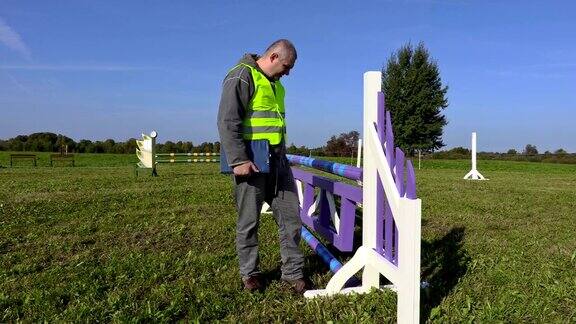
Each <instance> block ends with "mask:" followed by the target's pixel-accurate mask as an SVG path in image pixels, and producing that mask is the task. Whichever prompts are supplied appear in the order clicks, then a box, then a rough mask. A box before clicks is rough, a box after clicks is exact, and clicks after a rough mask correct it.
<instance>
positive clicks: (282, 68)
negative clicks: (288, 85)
mask: <svg viewBox="0 0 576 324" xmlns="http://www.w3.org/2000/svg"><path fill="white" fill-rule="evenodd" d="M297 57H298V55H297V53H296V48H295V47H294V44H292V42H290V41H289V40H287V39H279V40H277V41H275V42H274V43H272V44H271V45H270V46H269V47H268V49H266V51H265V52H264V54H263V55H262V56H261V57H260V58H259V59H258V61H257V63H258V66H259V67H260V68H261V69H262V71H263V72H264V73H265V74H266V75H267V76H268V77H269V78H270V79H272V80H274V81H278V80H280V78H281V77H282V76H284V75H289V74H290V69H292V68H293V67H294V63H296V58H297Z"/></svg>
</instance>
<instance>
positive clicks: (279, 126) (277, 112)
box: [240, 63, 286, 145]
mask: <svg viewBox="0 0 576 324" xmlns="http://www.w3.org/2000/svg"><path fill="white" fill-rule="evenodd" d="M240 65H242V66H246V67H248V68H249V69H250V73H251V75H252V80H253V81H254V95H253V96H252V99H250V103H249V104H248V109H247V111H246V115H245V117H244V119H243V120H242V126H243V129H242V135H243V137H244V139H245V140H263V139H265V140H268V141H269V142H270V144H271V145H278V144H280V142H281V141H282V138H283V137H284V136H285V129H286V124H285V122H284V94H285V92H284V87H283V86H282V84H281V83H280V81H275V82H274V89H275V90H276V92H274V90H273V89H272V85H271V83H270V81H269V80H268V79H267V78H266V76H265V75H264V74H262V73H261V72H259V71H258V70H257V69H256V68H254V67H252V66H250V65H247V64H243V63H241V64H240Z"/></svg>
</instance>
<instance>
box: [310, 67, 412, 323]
mask: <svg viewBox="0 0 576 324" xmlns="http://www.w3.org/2000/svg"><path fill="white" fill-rule="evenodd" d="M381 82H382V79H381V72H376V71H371V72H366V73H365V74H364V157H363V187H362V192H363V201H362V206H363V211H362V246H360V247H359V248H358V250H357V251H356V253H355V254H354V256H353V257H352V258H351V259H350V261H348V262H347V263H346V264H344V265H343V266H342V268H341V269H340V270H338V271H337V272H336V273H335V274H334V276H333V277H332V279H331V280H330V282H328V285H327V286H326V289H323V290H310V291H307V292H306V293H305V294H304V296H305V297H315V296H329V295H334V294H339V293H368V292H370V290H372V289H380V288H382V287H381V286H380V275H383V276H384V277H386V278H387V279H388V280H389V281H390V282H392V285H393V287H392V289H393V290H395V291H396V292H397V294H398V298H397V300H398V304H397V321H398V323H418V322H419V317H420V240H421V239H420V238H421V200H420V199H408V198H406V197H402V196H400V194H399V192H398V189H397V187H396V184H395V182H394V177H393V175H392V172H391V168H390V165H389V164H388V161H387V159H386V155H385V153H384V147H383V145H382V142H381V141H380V139H379V137H378V133H377V130H376V126H378V127H383V126H384V125H377V121H378V92H380V91H381ZM378 179H380V181H381V182H382V184H383V187H384V194H385V199H386V200H387V201H388V203H389V206H390V209H391V211H392V215H393V218H394V222H395V224H396V226H397V229H398V251H397V252H398V259H397V260H398V262H397V265H395V264H393V263H392V262H390V261H389V260H387V259H386V258H385V257H384V256H383V255H382V254H380V253H378V252H377V242H378V235H377V224H378V218H379V217H378V215H377V209H378V207H377V196H378V194H377V191H378V181H377V180H378ZM382 199H384V197H382ZM362 269H363V272H362V285H361V286H359V287H352V288H344V286H345V284H346V282H347V281H348V280H349V279H351V278H352V277H353V276H354V275H355V274H356V273H357V272H359V271H361V270H362Z"/></svg>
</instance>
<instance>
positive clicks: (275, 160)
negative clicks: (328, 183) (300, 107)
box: [218, 39, 308, 293]
mask: <svg viewBox="0 0 576 324" xmlns="http://www.w3.org/2000/svg"><path fill="white" fill-rule="evenodd" d="M296 58H297V54H296V48H295V47H294V45H293V44H292V43H291V42H290V41H288V40H286V39H280V40H278V41H275V42H274V43H272V44H271V45H270V46H269V47H268V49H267V50H266V52H265V53H264V54H263V55H262V56H257V55H255V54H246V55H244V57H242V59H240V61H239V62H238V65H236V66H235V67H234V68H232V70H230V72H228V75H227V76H226V78H225V79H224V82H223V84H222V86H223V89H222V97H221V100H220V107H219V111H218V131H219V133H220V143H221V145H222V149H223V150H224V153H225V155H226V162H227V163H228V165H229V166H230V167H231V168H232V171H233V179H234V194H235V198H236V208H237V211H238V219H237V222H236V251H237V253H238V259H239V261H240V275H241V276H242V281H243V283H244V288H245V289H247V290H249V291H261V290H262V289H263V288H264V283H263V278H262V277H261V273H260V270H259V268H258V263H259V257H258V225H259V219H260V211H261V209H262V204H263V203H264V202H267V203H268V204H269V205H270V207H271V208H272V211H273V214H274V218H275V220H276V224H277V225H278V232H279V239H280V255H281V258H282V267H281V270H282V276H281V279H282V280H283V281H285V282H288V283H289V284H290V285H291V287H292V288H293V289H294V290H295V291H296V292H297V293H303V292H304V291H305V290H306V289H307V286H308V284H307V281H306V280H305V279H304V275H303V271H302V268H303V266H304V256H303V254H302V251H300V249H299V247H298V244H299V242H300V231H301V227H302V223H301V221H300V217H299V206H298V195H297V193H296V189H295V184H294V178H293V176H292V172H291V171H290V167H289V164H288V160H287V159H286V145H285V144H286V143H285V139H286V124H285V122H284V87H283V86H282V84H281V83H280V78H281V77H283V76H284V75H288V74H289V73H290V70H291V69H292V68H293V67H294V63H295V62H296ZM256 140H266V141H267V144H266V142H265V144H266V145H269V147H268V148H269V152H270V155H269V168H270V170H269V172H268V173H263V172H260V170H259V169H258V167H257V165H256V164H255V163H254V161H252V160H251V159H250V158H249V153H248V150H250V148H251V144H253V143H251V142H250V141H256Z"/></svg>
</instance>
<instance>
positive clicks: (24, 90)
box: [6, 73, 32, 94]
mask: <svg viewBox="0 0 576 324" xmlns="http://www.w3.org/2000/svg"><path fill="white" fill-rule="evenodd" d="M6 75H7V76H8V79H9V80H10V82H12V83H13V84H14V85H15V86H16V87H17V88H18V89H20V90H21V91H23V92H25V93H27V94H32V91H31V90H30V89H28V87H26V86H25V85H23V84H22V83H21V82H20V81H18V80H17V79H16V78H15V77H14V76H13V75H12V74H10V73H6Z"/></svg>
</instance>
